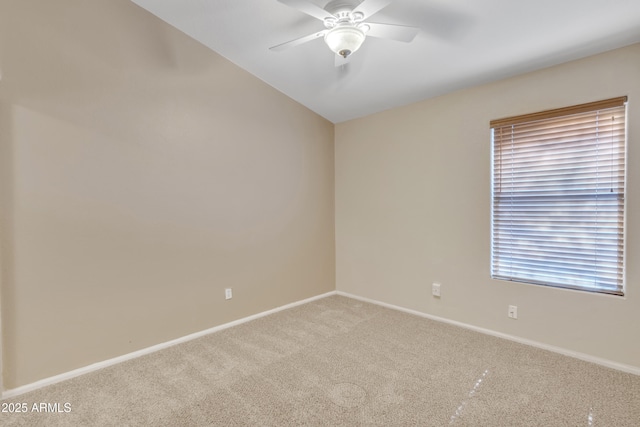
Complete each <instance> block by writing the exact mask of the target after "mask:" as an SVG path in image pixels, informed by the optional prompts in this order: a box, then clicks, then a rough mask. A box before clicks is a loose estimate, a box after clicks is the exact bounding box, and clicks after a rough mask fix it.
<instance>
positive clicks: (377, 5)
mask: <svg viewBox="0 0 640 427" xmlns="http://www.w3.org/2000/svg"><path fill="white" fill-rule="evenodd" d="M391 3H393V0H364V1H363V2H362V3H360V4H359V5H358V6H357V7H356V8H355V9H353V11H352V12H351V13H356V12H360V13H362V14H363V15H364V17H365V19H366V18H368V17H370V16H371V15H373V14H374V13H378V12H380V11H381V10H382V9H384V8H385V7H387V6H388V5H389V4H391Z"/></svg>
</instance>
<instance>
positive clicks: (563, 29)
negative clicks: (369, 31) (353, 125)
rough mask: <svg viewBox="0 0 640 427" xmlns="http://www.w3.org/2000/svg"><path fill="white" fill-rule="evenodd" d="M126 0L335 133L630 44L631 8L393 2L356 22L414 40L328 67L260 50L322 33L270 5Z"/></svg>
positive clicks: (306, 19) (373, 44)
mask: <svg viewBox="0 0 640 427" xmlns="http://www.w3.org/2000/svg"><path fill="white" fill-rule="evenodd" d="M131 1H133V2H134V3H137V4H138V5H139V6H141V7H143V8H145V9H147V10H148V11H149V12H151V13H153V14H155V15H156V16H158V17H159V18H161V19H163V20H164V21H166V22H168V23H169V24H171V25H173V26H174V27H176V28H178V29H179V30H181V31H183V32H184V33H186V34H187V35H189V36H191V37H193V38H194V39H196V40H198V41H200V42H201V43H203V44H204V45H206V46H208V47H209V48H211V49H212V50H214V51H215V52H217V53H218V54H220V55H222V56H224V57H225V58H227V59H228V60H230V61H231V62H233V63H235V64H237V65H238V66H240V67H242V68H244V69H245V70H247V71H248V72H250V73H252V74H253V75H255V76H256V77H258V78H260V79H262V80H263V81H265V82H266V83H268V84H269V85H271V86H273V87H275V88H276V89H278V90H279V91H281V92H283V93H284V94H286V95H288V96H289V97H291V98H293V99H295V100H296V101H298V102H300V103H301V104H303V105H305V106H307V107H308V108H310V109H311V110H313V111H315V112H316V113H318V114H320V115H321V116H323V117H325V118H327V119H328V120H330V121H332V122H334V123H339V122H342V121H346V120H350V119H353V118H357V117H362V116H365V115H369V114H372V113H375V112H378V111H382V110H386V109H390V108H393V107H397V106H401V105H406V104H409V103H412V102H416V101H419V100H422V99H425V98H429V97H434V96H438V95H441V94H444V93H447V92H451V91H455V90H458V89H461V88H464V87H469V86H474V85H478V84H482V83H485V82H489V81H494V80H498V79H502V78H505V77H509V76H514V75H517V74H521V73H525V72H528V71H533V70H536V69H540V68H544V67H548V66H551V65H554V64H558V63H562V62H566V61H569V60H573V59H577V58H581V57H585V56H589V55H592V54H596V53H600V52H603V51H606V50H610V49H614V48H617V47H622V46H625V45H629V44H632V43H636V42H640V1H638V0H608V1H602V0H536V1H513V0H473V1H471V0H395V1H391V2H389V3H390V4H389V5H388V6H386V7H384V8H383V9H382V10H380V11H379V12H377V13H375V14H373V15H372V16H371V17H370V19H369V18H368V17H367V21H369V22H376V23H378V22H379V23H389V24H399V25H408V26H415V27H418V28H419V31H418V34H417V36H416V37H415V39H413V41H412V42H410V43H404V42H400V41H395V40H386V39H381V38H375V37H370V36H369V37H367V38H366V40H365V41H364V44H363V45H362V47H361V48H360V49H359V50H358V51H357V52H355V53H354V54H353V55H352V56H351V57H350V58H349V61H348V62H347V63H346V64H342V65H339V66H336V61H335V57H336V55H335V54H334V53H333V52H332V51H330V50H329V48H328V47H327V45H326V44H325V43H324V40H323V38H322V37H319V38H317V39H314V40H312V41H309V42H308V43H304V44H301V45H298V46H295V47H291V48H289V49H286V50H283V51H273V50H270V49H269V48H270V47H272V46H275V45H278V44H281V43H283V42H287V41H289V40H292V39H296V38H299V37H302V36H306V35H309V34H314V33H316V32H319V31H322V30H324V29H325V26H324V23H323V22H322V21H320V20H318V19H315V18H314V17H312V16H310V15H309V14H305V13H303V12H301V11H300V10H297V9H295V8H292V7H290V6H288V5H285V4H283V3H281V2H279V1H278V0H131ZM307 1H308V2H310V3H313V5H315V6H317V7H318V8H324V7H325V6H327V3H328V0H307ZM365 1H375V2H378V1H380V0H365ZM300 2H303V0H298V3H300ZM344 2H350V3H351V4H353V6H356V5H357V4H359V3H361V1H360V0H344ZM312 9H313V7H312Z"/></svg>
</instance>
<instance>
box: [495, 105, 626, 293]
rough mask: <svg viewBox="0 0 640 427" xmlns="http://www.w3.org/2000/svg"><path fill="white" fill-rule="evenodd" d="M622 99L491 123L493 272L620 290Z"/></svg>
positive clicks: (537, 281) (560, 284)
mask: <svg viewBox="0 0 640 427" xmlns="http://www.w3.org/2000/svg"><path fill="white" fill-rule="evenodd" d="M626 101H627V99H626V97H621V98H615V99H610V100H606V101H600V102H594V103H590V104H583V105H578V106H575V107H568V108H562V109H558V110H551V111H545V112H541V113H535V114H530V115H525V116H518V117H511V118H507V119H500V120H494V121H492V122H491V129H492V135H493V177H492V179H493V183H492V186H493V208H492V209H493V212H492V268H491V273H492V277H493V278H496V279H502V280H511V281H517V282H525V283H533V284H541V285H548V286H556V287H562V288H572V289H580V290H586V291H593V292H603V293H608V294H616V295H623V292H624V283H623V278H624V190H625V146H626V136H625V116H626V112H625V109H626Z"/></svg>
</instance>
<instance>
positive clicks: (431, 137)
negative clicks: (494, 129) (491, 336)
mask: <svg viewBox="0 0 640 427" xmlns="http://www.w3.org/2000/svg"><path fill="white" fill-rule="evenodd" d="M434 66H437V64H434ZM425 78H428V76H425ZM621 95H628V96H629V110H628V111H629V120H628V123H629V124H628V135H629V146H628V164H629V170H628V185H627V230H626V249H627V252H626V256H627V264H626V285H627V295H626V297H625V298H620V297H612V296H603V295H595V294H589V293H582V292H575V291H566V290H558V289H552V288H545V287H540V286H533V285H526V284H518V283H509V282H504V281H497V280H492V279H490V278H489V275H490V270H489V260H490V243H491V242H490V210H491V205H490V200H491V199H490V170H491V165H490V161H491V158H490V132H489V121H490V120H491V119H497V118H502V117H508V116H513V115H518V114H524V113H530V112H535V111H540V110H546V109H551V108H557V107H564V106H568V105H573V104H580V103H585V102H590V101H597V100H600V99H606V98H611V97H616V96H621ZM335 143H336V166H335V167H336V281H337V289H338V290H339V291H344V292H349V293H352V294H356V295H360V296H363V297H368V298H372V299H376V300H380V301H383V302H386V303H390V304H394V305H398V306H402V307H406V308H410V309H414V310H418V311H421V312H424V313H428V314H432V315H435V316H441V317H444V318H447V319H451V320H455V321H460V322H465V323H468V324H471V325H475V326H478V327H482V328H488V329H491V330H495V331H498V332H501V333H506V334H512V335H515V336H517V337H521V338H524V339H529V340H535V341H538V342H541V343H545V344H547V345H553V346H558V347H561V348H564V349H567V350H570V351H574V352H581V353H586V354H588V355H591V356H595V357H600V358H605V359H609V360H611V361H614V362H617V363H622V364H627V365H631V366H635V367H640V335H639V333H638V325H640V239H639V238H638V236H639V235H640V234H639V233H640V169H638V168H637V165H638V164H640V44H636V45H633V46H630V47H627V48H625V49H620V50H616V51H611V52H608V53H605V54H602V55H598V56H594V57H590V58H587V59H584V60H580V61H575V62H571V63H567V64H564V65H560V66H557V67H553V68H549V69H545V70H542V71H539V72H535V73H531V74H527V75H523V76H520V77H517V78H512V79H508V80H504V81H500V82H497V83H493V84H487V85H483V86H480V87H476V88H472V89H468V90H463V91H460V92H457V93H453V94H449V95H446V96H442V97H439V98H436V99H431V100H426V101H424V102H420V103H417V104H414V105H410V106H408V107H405V108H398V109H394V110H391V111H387V112H383V113H380V114H376V115H373V116H369V117H366V118H363V119H359V120H354V121H350V122H346V123H342V124H339V125H337V126H336V141H335ZM432 282H439V283H441V284H442V297H441V299H435V298H433V297H432V296H431V295H430V292H431V283H432ZM509 304H515V305H517V306H518V311H519V313H518V314H519V319H518V320H511V319H508V318H507V306H508V305H509Z"/></svg>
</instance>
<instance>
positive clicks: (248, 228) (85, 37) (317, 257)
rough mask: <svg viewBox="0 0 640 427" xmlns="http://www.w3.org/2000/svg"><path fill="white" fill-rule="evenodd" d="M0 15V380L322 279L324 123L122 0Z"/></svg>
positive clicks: (146, 340) (327, 207) (51, 369)
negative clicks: (228, 294)
mask: <svg viewBox="0 0 640 427" xmlns="http://www.w3.org/2000/svg"><path fill="white" fill-rule="evenodd" d="M0 20H1V21H0V40H1V42H0V43H2V45H1V46H0V49H1V50H0V69H1V72H2V80H0V138H1V139H0V142H1V150H2V152H1V153H0V154H1V163H0V178H1V187H0V188H1V190H2V195H1V197H2V198H1V208H2V209H1V211H0V212H1V214H2V229H1V231H2V234H1V237H2V267H3V268H2V288H1V299H2V328H3V331H2V333H3V341H2V344H3V357H4V386H5V388H14V387H17V386H20V385H24V384H27V383H31V382H34V381H36V380H39V379H42V378H46V377H49V376H52V375H55V374H59V373H63V372H66V371H69V370H72V369H75V368H79V367H82V366H86V365H89V364H91V363H94V362H98V361H102V360H106V359H109V358H112V357H115V356H119V355H123V354H126V353H129V352H132V351H135V350H138V349H142V348H145V347H148V346H151V345H154V344H158V343H161V342H165V341H168V340H171V339H174V338H177V337H181V336H184V335H187V334H189V333H193V332H197V331H200V330H204V329H206V328H210V327H212V326H216V325H219V324H222V323H225V322H229V321H232V320H234V319H238V318H242V317H245V316H248V315H251V314H255V313H258V312H261V311H264V310H267V309H271V308H274V307H277V306H281V305H284V304H287V303H290V302H293V301H299V300H301V299H304V298H307V297H311V296H315V295H319V294H322V293H324V292H328V291H331V290H334V289H335V276H334V272H335V268H334V261H335V255H334V169H333V165H334V151H333V150H334V145H333V144H334V143H333V141H334V135H333V130H334V129H333V125H332V124H331V123H330V122H328V121H326V120H324V119H322V118H320V117H319V116H317V115H316V114H314V113H312V112H311V111H309V110H307V109H306V108H304V107H302V106H300V105H299V104H297V103H295V102H294V101H292V100H290V99H289V98H287V97H285V96H284V95H282V94H281V93H279V92H277V91H275V90H274V89H272V88H271V87H269V86H267V85H266V84H264V83H263V82H261V81H260V80H258V79H256V78H254V77H253V76H251V75H249V74H248V73H246V72H244V71H243V70H241V69H239V68H238V67H236V66H235V65H233V64H231V63H230V62H228V61H227V60H225V59H224V58H222V57H220V56H218V55H216V54H214V53H213V52H211V51H210V50H208V49H207V48H205V47H203V46H202V45H200V44H198V43H197V42H195V41H193V40H191V39H190V38H188V37H187V36H185V35H184V34H182V33H180V32H179V31H177V30H174V29H173V28H171V27H169V26H168V25H166V24H164V23H163V22H161V21H160V20H158V19H156V18H155V17H153V16H152V15H150V14H149V13H147V12H146V11H143V10H142V9H140V8H138V7H137V6H135V5H134V4H133V3H131V2H129V1H128V0H101V1H90V2H88V1H85V0H56V1H42V0H13V1H2V2H1V4H0ZM226 287H232V288H233V299H232V300H230V301H225V300H224V288H226Z"/></svg>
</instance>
